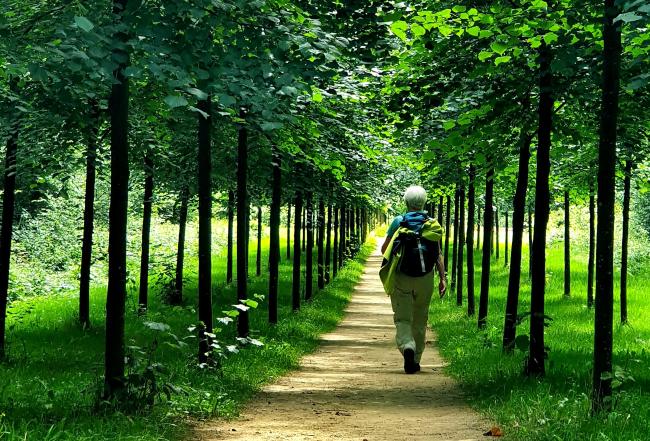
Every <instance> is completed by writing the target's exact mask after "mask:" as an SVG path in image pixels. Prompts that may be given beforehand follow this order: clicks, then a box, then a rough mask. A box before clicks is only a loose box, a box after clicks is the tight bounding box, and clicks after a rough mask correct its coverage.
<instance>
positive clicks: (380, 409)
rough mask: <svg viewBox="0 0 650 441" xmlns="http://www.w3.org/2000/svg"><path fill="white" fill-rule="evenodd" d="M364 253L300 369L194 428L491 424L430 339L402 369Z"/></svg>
mask: <svg viewBox="0 0 650 441" xmlns="http://www.w3.org/2000/svg"><path fill="white" fill-rule="evenodd" d="M380 263H381V257H380V255H379V251H377V252H375V254H374V255H373V256H371V257H370V259H369V260H368V264H367V266H366V270H365V273H364V275H363V277H362V279H361V282H360V283H359V285H357V288H356V291H355V293H354V295H353V297H352V301H351V303H350V305H349V306H348V308H347V314H346V316H345V318H344V320H343V321H342V322H341V324H340V325H339V326H338V328H336V330H335V331H334V332H332V333H330V334H326V335H324V336H323V337H322V345H321V347H320V349H319V350H318V351H317V352H316V353H314V354H312V355H309V356H307V357H305V358H304V359H303V360H302V363H301V367H300V369H299V370H298V371H296V372H294V373H292V374H290V375H289V376H286V377H283V378H281V379H279V380H278V381H277V382H276V383H274V384H271V385H269V386H267V387H265V388H264V389H263V390H262V391H261V392H260V393H259V394H258V395H257V396H256V398H254V399H253V401H251V402H250V403H249V404H248V406H246V408H245V409H244V411H243V412H242V415H241V418H240V419H238V420H236V421H216V422H211V423H207V424H205V425H204V426H202V427H199V428H198V429H197V432H196V435H197V438H199V439H201V440H202V441H208V440H210V441H212V440H240V441H243V440H246V441H248V440H260V441H269V440H277V441H284V440H290V441H294V440H295V441H297V440H315V441H321V440H324V441H326V440H350V441H352V440H355V441H363V440H367V441H395V440H409V441H410V440H427V441H431V440H478V439H483V436H482V432H484V431H485V430H487V429H489V423H486V422H485V421H482V420H481V418H480V417H479V416H478V415H477V414H476V413H475V412H473V411H472V410H471V409H470V408H469V407H468V406H467V405H466V404H465V402H464V401H463V398H462V396H461V394H460V392H459V390H458V387H457V386H456V385H455V384H454V382H453V380H451V379H450V378H449V377H446V376H445V375H444V374H443V373H442V372H441V368H442V367H443V363H444V362H443V360H442V359H441V358H440V355H439V354H438V350H437V348H436V347H435V345H433V344H432V343H430V341H431V338H432V336H431V335H430V336H429V339H428V340H429V341H428V342H427V343H428V348H427V350H426V351H425V353H424V356H423V359H422V372H420V373H418V374H415V375H406V374H404V373H403V370H402V363H403V361H402V357H401V355H400V354H399V352H398V351H397V349H396V348H395V346H394V327H393V321H392V311H391V307H390V300H389V299H388V298H387V296H386V295H385V294H384V292H383V289H382V286H381V282H380V281H379V277H378V275H377V272H378V270H379V265H380Z"/></svg>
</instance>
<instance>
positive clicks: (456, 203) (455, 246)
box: [451, 186, 460, 290]
mask: <svg viewBox="0 0 650 441" xmlns="http://www.w3.org/2000/svg"><path fill="white" fill-rule="evenodd" d="M459 201H460V190H459V189H458V186H456V192H455V194H454V243H453V247H452V255H451V289H452V290H453V289H454V288H455V287H456V270H457V269H458V216H459V214H460V212H459V208H460V207H459Z"/></svg>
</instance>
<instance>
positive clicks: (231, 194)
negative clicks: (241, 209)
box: [226, 190, 235, 283]
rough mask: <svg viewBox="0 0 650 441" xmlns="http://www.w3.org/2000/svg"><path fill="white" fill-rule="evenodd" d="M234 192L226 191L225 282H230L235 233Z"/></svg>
mask: <svg viewBox="0 0 650 441" xmlns="http://www.w3.org/2000/svg"><path fill="white" fill-rule="evenodd" d="M234 224H235V192H234V191H232V190H230V191H228V245H227V248H228V249H227V253H228V254H227V256H226V283H232V266H233V265H232V261H233V254H234V252H233V248H234V237H233V236H234V235H235V225H234Z"/></svg>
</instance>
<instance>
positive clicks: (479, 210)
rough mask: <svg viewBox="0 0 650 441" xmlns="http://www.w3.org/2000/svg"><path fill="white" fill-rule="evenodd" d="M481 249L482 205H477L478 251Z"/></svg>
mask: <svg viewBox="0 0 650 441" xmlns="http://www.w3.org/2000/svg"><path fill="white" fill-rule="evenodd" d="M480 249H481V207H480V206H477V207H476V251H479V250H480Z"/></svg>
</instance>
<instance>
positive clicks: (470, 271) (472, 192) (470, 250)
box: [467, 164, 476, 317]
mask: <svg viewBox="0 0 650 441" xmlns="http://www.w3.org/2000/svg"><path fill="white" fill-rule="evenodd" d="M475 205H476V166H475V165H474V164H471V165H470V166H469V191H468V200H467V315H468V317H473V316H474V314H475V313H476V305H475V303H476V302H475V299H474V210H475V209H476V207H475Z"/></svg>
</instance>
